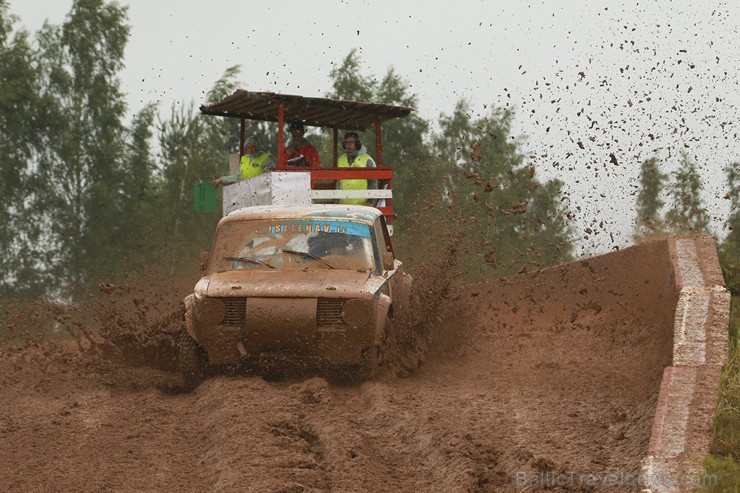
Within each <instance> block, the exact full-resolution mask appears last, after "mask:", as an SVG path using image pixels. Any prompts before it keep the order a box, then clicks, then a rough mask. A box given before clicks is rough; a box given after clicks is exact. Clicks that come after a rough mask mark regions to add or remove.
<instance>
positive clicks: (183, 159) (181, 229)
mask: <svg viewBox="0 0 740 493" xmlns="http://www.w3.org/2000/svg"><path fill="white" fill-rule="evenodd" d="M238 73H239V67H236V66H235V67H230V68H229V69H227V70H226V72H225V73H224V75H223V76H222V77H221V78H220V79H219V80H218V81H216V83H215V84H214V87H213V88H212V89H211V91H209V93H208V95H207V98H208V101H218V100H220V99H222V98H224V97H225V96H226V95H228V94H231V93H232V92H233V91H234V90H235V89H236V86H237V82H236V77H237V75H238ZM238 129H239V127H238V122H237V121H235V120H234V119H230V118H228V119H221V118H214V117H210V116H203V115H200V114H197V113H196V111H195V107H194V104H192V103H191V105H190V106H189V107H188V108H187V109H186V108H184V107H180V109H176V108H175V107H174V106H173V107H172V111H171V114H170V117H169V118H168V119H165V120H160V122H159V123H158V132H159V147H160V153H161V155H160V161H161V167H160V174H159V176H158V179H157V182H156V186H157V192H158V197H157V198H158V201H159V202H158V207H157V224H158V227H157V230H158V231H161V232H162V234H164V235H166V236H167V238H168V248H167V255H168V256H170V258H171V261H172V262H173V265H175V262H180V261H181V259H182V258H190V257H191V256H192V255H194V252H197V251H200V250H203V249H204V248H207V247H208V245H209V243H210V239H211V237H212V235H213V231H214V230H215V226H216V224H217V223H218V220H219V219H220V217H218V215H217V214H215V213H213V214H209V213H199V214H196V213H195V212H194V210H193V190H194V186H195V184H196V183H198V182H200V181H207V182H210V181H211V180H212V179H213V178H214V177H217V176H221V175H223V174H225V172H226V170H227V169H228V164H227V155H228V153H230V152H237V151H238V142H239V141H238V136H239V131H238Z"/></svg>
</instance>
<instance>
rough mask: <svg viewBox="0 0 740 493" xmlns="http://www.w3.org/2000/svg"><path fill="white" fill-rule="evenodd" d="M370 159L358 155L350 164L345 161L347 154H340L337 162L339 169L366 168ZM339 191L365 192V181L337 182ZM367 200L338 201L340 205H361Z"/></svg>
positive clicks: (364, 155)
mask: <svg viewBox="0 0 740 493" xmlns="http://www.w3.org/2000/svg"><path fill="white" fill-rule="evenodd" d="M369 159H370V155H369V154H359V155H358V156H357V157H356V158H355V159H354V161H352V164H350V163H349V159H347V154H342V155H341V156H340V157H339V160H338V161H337V167H339V168H366V167H367V161H368V160H369ZM339 189H340V190H367V180H364V179H363V180H339ZM366 201H367V199H339V203H340V204H355V205H362V204H364V203H365V202H366Z"/></svg>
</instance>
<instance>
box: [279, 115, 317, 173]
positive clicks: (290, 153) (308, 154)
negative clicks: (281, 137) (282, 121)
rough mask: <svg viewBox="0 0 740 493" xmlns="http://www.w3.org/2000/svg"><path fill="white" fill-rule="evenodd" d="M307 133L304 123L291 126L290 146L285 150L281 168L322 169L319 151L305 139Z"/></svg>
mask: <svg viewBox="0 0 740 493" xmlns="http://www.w3.org/2000/svg"><path fill="white" fill-rule="evenodd" d="M305 131H306V129H305V128H304V127H303V124H302V123H291V124H290V145H288V146H287V147H286V148H285V153H284V154H283V162H282V163H281V166H285V165H288V166H306V167H308V168H320V167H321V160H320V159H319V151H317V150H316V148H315V147H314V146H313V144H311V143H310V142H309V141H307V140H306V139H305V138H304V137H303V134H304V132H305Z"/></svg>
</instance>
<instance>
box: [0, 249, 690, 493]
mask: <svg viewBox="0 0 740 493" xmlns="http://www.w3.org/2000/svg"><path fill="white" fill-rule="evenodd" d="M675 296H676V295H675V293H674V291H673V289H672V283H671V270H670V263H669V259H668V252H667V247H666V244H665V242H657V243H653V244H648V245H643V246H640V247H635V248H631V249H628V250H625V251H622V252H617V253H614V254H610V255H607V256H602V257H597V258H594V259H589V260H588V261H583V262H576V263H573V264H569V265H566V266H560V267H555V268H551V269H547V270H545V271H541V272H538V273H534V274H528V275H523V276H518V277H515V278H510V279H508V280H504V281H499V282H491V283H479V284H476V285H473V286H466V287H465V288H463V289H459V290H457V291H455V292H453V293H450V294H449V295H448V297H447V299H446V300H445V301H444V307H445V308H444V309H443V310H442V311H441V313H440V316H439V318H438V319H437V321H436V322H434V323H433V324H431V325H430V327H429V330H430V332H431V334H432V336H433V341H434V344H433V346H432V351H431V352H430V354H429V358H428V360H427V362H426V364H425V365H424V366H423V367H422V368H421V369H420V370H419V371H418V372H417V373H415V374H413V375H411V376H409V377H406V378H398V377H395V376H390V375H385V376H381V377H379V378H378V379H376V380H374V381H371V382H366V383H364V384H355V385H351V384H344V385H342V384H337V383H329V382H327V380H326V379H324V378H321V377H320V376H316V375H303V376H298V377H295V378H289V379H287V380H275V381H266V380H264V379H263V378H261V377H259V376H254V375H251V376H250V375H246V376H245V375H237V376H229V375H221V376H216V377H213V378H210V379H209V380H207V381H206V382H205V383H204V384H202V385H201V386H200V387H199V388H198V389H196V390H195V391H194V392H192V393H177V392H174V391H171V390H168V389H171V388H172V387H173V382H174V381H175V376H174V375H173V374H171V373H169V372H166V371H162V370H157V369H153V368H151V367H147V366H131V365H125V364H121V363H112V362H110V361H108V360H106V359H105V358H102V357H95V358H93V357H89V356H82V355H80V354H79V352H78V351H77V350H76V349H75V348H74V347H73V346H71V345H69V344H68V343H67V344H63V343H56V344H55V343H44V344H41V345H40V346H38V347H33V346H31V347H27V348H24V349H22V350H11V349H7V348H6V349H5V350H4V351H3V355H2V356H1V357H0V388H1V389H2V395H3V399H2V402H0V437H1V438H2V443H3V444H4V446H3V447H2V448H0V463H1V464H2V468H3V474H2V475H0V490H2V491H23V492H26V491H116V492H135V491H194V492H195V491H255V492H264V491H276V492H277V491H279V492H300V491H336V492H345V491H393V492H395V491H439V492H453V491H541V490H547V491H639V488H638V487H637V483H636V481H637V473H638V469H639V465H640V459H641V458H642V457H643V456H644V455H645V453H646V451H647V446H648V440H649V435H650V427H651V424H652V419H653V415H654V413H655V405H656V398H657V392H658V386H659V384H660V378H661V372H662V369H663V368H664V367H665V366H666V365H668V364H670V361H671V351H672V338H671V337H672V336H671V324H672V316H673V307H674V305H675Z"/></svg>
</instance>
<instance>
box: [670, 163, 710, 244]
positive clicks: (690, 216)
mask: <svg viewBox="0 0 740 493" xmlns="http://www.w3.org/2000/svg"><path fill="white" fill-rule="evenodd" d="M701 190H702V183H701V177H700V176H699V173H698V171H697V169H696V163H694V161H692V160H691V159H690V158H689V156H687V155H686V154H683V156H682V157H681V164H680V168H679V169H678V170H677V171H675V172H674V173H673V187H672V188H671V199H672V207H671V209H670V210H669V211H668V213H667V214H666V223H667V226H668V229H669V231H670V232H671V233H673V234H695V235H701V234H708V232H709V215H708V214H707V211H706V208H705V207H704V204H703V202H702V199H701Z"/></svg>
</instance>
